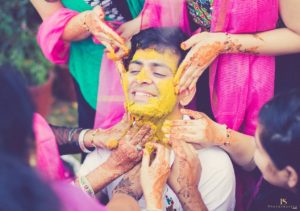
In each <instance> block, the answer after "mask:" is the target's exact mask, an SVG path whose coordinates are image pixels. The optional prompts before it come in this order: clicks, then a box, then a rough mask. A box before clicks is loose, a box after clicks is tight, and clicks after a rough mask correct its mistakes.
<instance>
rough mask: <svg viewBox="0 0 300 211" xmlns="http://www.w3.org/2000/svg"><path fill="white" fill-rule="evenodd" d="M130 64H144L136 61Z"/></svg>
mask: <svg viewBox="0 0 300 211" xmlns="http://www.w3.org/2000/svg"><path fill="white" fill-rule="evenodd" d="M129 64H137V65H142V64H143V63H142V62H140V61H137V60H135V61H131V62H130V63H129Z"/></svg>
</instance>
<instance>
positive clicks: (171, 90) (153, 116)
mask: <svg viewBox="0 0 300 211" xmlns="http://www.w3.org/2000/svg"><path fill="white" fill-rule="evenodd" d="M139 57H140V58H143V59H151V60H155V59H160V60H162V58H163V60H164V63H166V65H167V66H168V67H169V68H170V69H171V70H172V72H173V74H175V72H176V69H177V63H178V57H176V56H174V55H173V54H171V53H170V52H169V51H166V52H164V53H160V52H157V51H155V50H154V49H146V50H138V51H137V52H136V54H135V55H134V57H133V60H134V59H138V58H139ZM173 79H174V78H173V77H167V78H163V79H161V80H158V82H157V83H155V87H156V89H157V90H158V93H159V95H158V96H154V97H149V98H148V102H146V103H138V102H135V101H133V100H131V99H129V94H128V92H129V87H128V86H129V81H128V72H127V73H124V74H123V75H122V86H123V90H124V93H125V108H126V110H127V111H128V112H129V113H130V115H131V116H132V121H135V123H136V124H138V125H143V124H148V125H151V127H152V129H154V130H155V131H156V133H155V136H154V137H153V141H158V142H160V143H164V133H163V132H162V131H161V127H162V125H163V122H164V121H165V119H166V117H167V116H168V115H169V114H170V113H171V112H172V111H173V109H174V107H175V106H176V104H177V95H176V94H175V87H174V81H173ZM134 80H135V81H147V82H148V81H149V82H150V83H151V82H152V81H151V80H152V79H151V77H150V76H149V75H147V73H146V72H145V70H144V69H143V68H142V69H141V70H140V71H139V74H137V75H136V76H135V79H134ZM146 149H148V148H147V146H146ZM148 151H149V152H150V151H151V149H150V148H149V149H148Z"/></svg>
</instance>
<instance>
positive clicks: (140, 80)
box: [136, 68, 152, 83]
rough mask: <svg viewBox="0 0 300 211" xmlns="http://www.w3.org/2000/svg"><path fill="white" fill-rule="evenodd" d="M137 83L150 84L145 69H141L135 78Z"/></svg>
mask: <svg viewBox="0 0 300 211" xmlns="http://www.w3.org/2000/svg"><path fill="white" fill-rule="evenodd" d="M136 80H137V82H138V83H151V82H152V80H151V77H150V75H149V73H148V71H147V70H146V69H145V68H142V69H141V71H140V72H139V74H138V75H137V76H136Z"/></svg>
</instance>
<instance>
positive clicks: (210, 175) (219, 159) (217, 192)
mask: <svg viewBox="0 0 300 211" xmlns="http://www.w3.org/2000/svg"><path fill="white" fill-rule="evenodd" d="M110 153H111V152H110V151H108V150H102V149H98V150H95V151H94V152H92V153H90V154H89V155H88V156H87V157H86V159H85V161H84V163H83V165H82V166H81V168H80V171H79V175H80V176H84V175H87V174H88V173H89V172H91V171H93V170H94V169H95V168H97V167H98V166H99V165H100V164H102V163H104V162H105V161H106V160H107V158H108V157H109V155H110ZM198 156H199V159H200V163H201V166H202V173H201V178H200V182H199V185H198V189H199V191H200V193H201V196H202V199H203V201H204V203H205V205H206V207H207V208H208V210H220V211H230V210H234V206H235V175H234V170H233V166H232V163H231V161H230V158H229V156H228V155H227V154H226V153H225V152H224V151H223V150H222V149H220V148H217V147H210V148H205V149H201V150H198ZM121 179H122V176H121V177H119V178H117V179H116V180H114V181H113V182H112V183H110V184H109V185H107V186H106V188H105V189H104V191H105V192H106V194H108V196H109V198H111V196H112V195H111V194H112V190H113V189H114V188H115V187H116V186H117V185H118V184H119V182H120V181H121ZM171 201H173V208H174V209H176V211H178V210H179V211H182V210H183V209H182V207H181V205H180V202H179V200H178V198H177V197H176V195H175V193H174V192H173V191H172V190H171V188H170V187H169V186H167V187H166V190H165V193H164V206H165V207H168V206H170V204H171V203H172V202H171ZM139 205H140V207H141V208H145V205H146V204H145V200H144V198H143V197H142V198H141V199H140V200H139Z"/></svg>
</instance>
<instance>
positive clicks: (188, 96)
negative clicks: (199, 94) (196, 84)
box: [178, 88, 197, 106]
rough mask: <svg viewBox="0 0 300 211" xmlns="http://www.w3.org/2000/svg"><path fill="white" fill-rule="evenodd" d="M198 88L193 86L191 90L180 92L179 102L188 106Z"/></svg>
mask: <svg viewBox="0 0 300 211" xmlns="http://www.w3.org/2000/svg"><path fill="white" fill-rule="evenodd" d="M196 90H197V89H196V88H193V89H191V90H189V89H186V90H185V91H183V92H181V93H179V95H178V97H179V103H180V105H181V106H186V105H188V104H189V103H190V102H191V101H192V99H193V98H194V96H195V94H196Z"/></svg>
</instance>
